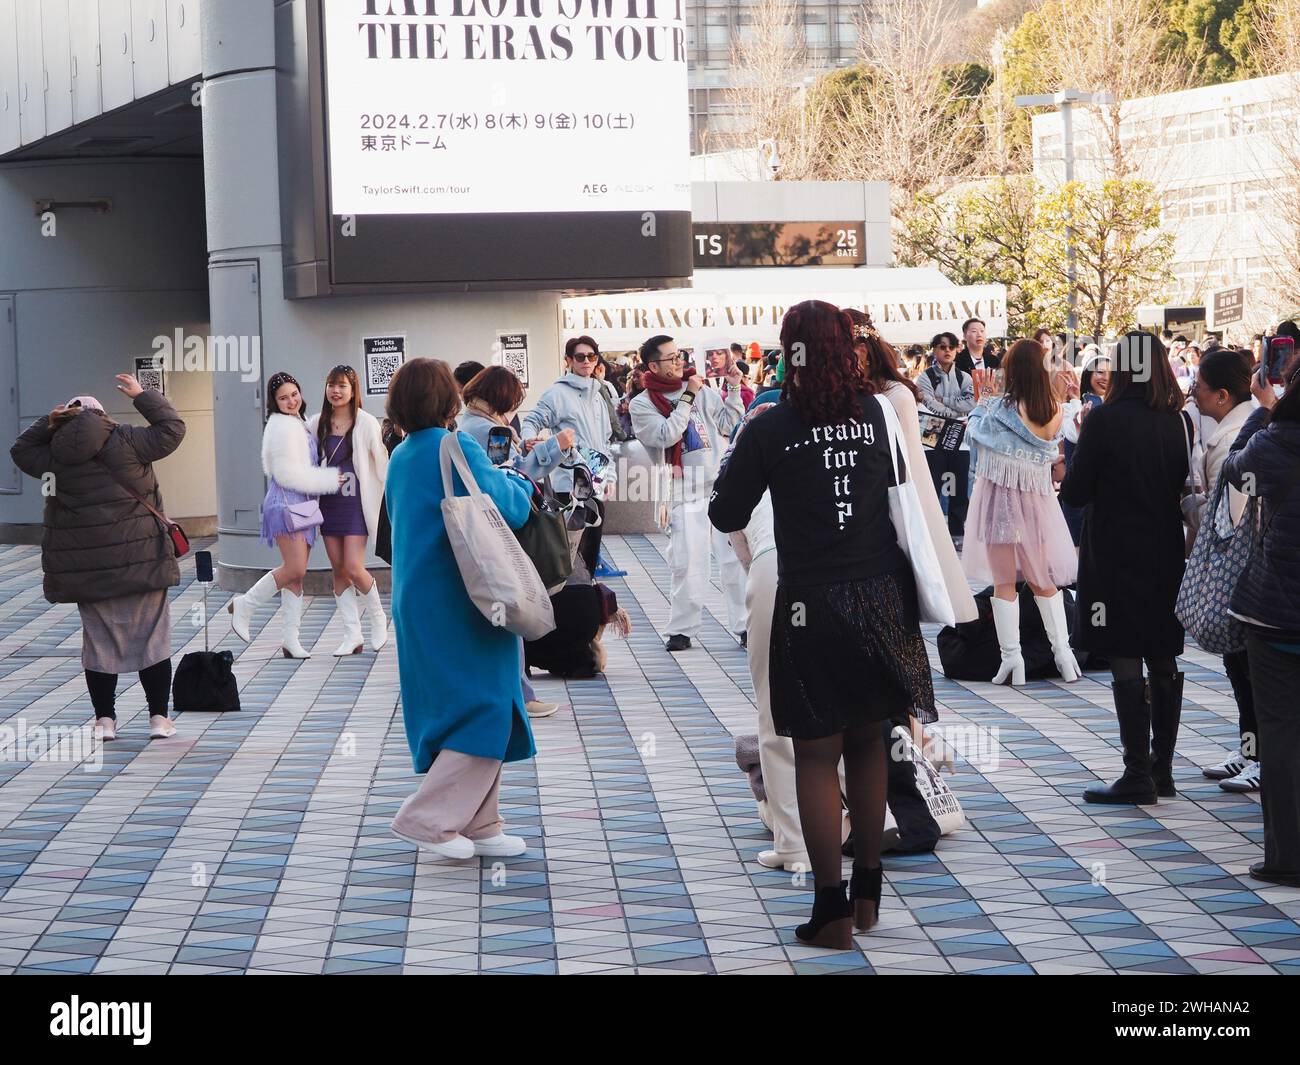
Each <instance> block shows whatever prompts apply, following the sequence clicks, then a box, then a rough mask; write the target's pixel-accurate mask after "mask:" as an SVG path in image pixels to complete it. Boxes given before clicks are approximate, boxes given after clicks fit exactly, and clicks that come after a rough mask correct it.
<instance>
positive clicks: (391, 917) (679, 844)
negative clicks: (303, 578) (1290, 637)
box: [0, 537, 1300, 973]
mask: <svg viewBox="0 0 1300 1065" xmlns="http://www.w3.org/2000/svg"><path fill="white" fill-rule="evenodd" d="M664 550H665V544H664V542H663V541H662V540H661V539H660V538H658V537H648V538H647V537H629V538H626V539H622V538H611V539H610V540H609V541H607V548H606V553H607V554H608V555H609V556H610V557H611V558H612V559H613V560H614V561H615V562H616V563H617V564H619V565H620V566H622V567H623V568H625V569H627V570H628V576H627V577H626V578H624V579H619V580H616V581H613V582H611V583H612V585H613V586H614V587H615V589H616V590H617V591H618V593H619V596H620V601H621V602H622V603H623V605H624V606H626V607H627V608H628V610H629V613H630V614H631V615H632V617H633V619H634V622H635V630H634V632H633V635H632V636H631V638H630V639H629V640H627V641H620V640H610V641H609V642H608V643H607V646H608V648H609V668H608V670H607V672H606V674H605V676H604V677H601V678H598V679H595V680H590V681H581V682H571V683H569V684H567V685H564V684H562V683H561V682H559V681H555V680H551V679H549V678H541V679H539V680H538V681H537V686H538V689H539V691H540V692H541V694H542V696H543V697H544V698H546V697H549V698H552V699H554V700H556V701H561V700H562V701H566V702H568V703H570V704H571V705H572V709H571V710H564V711H561V712H560V713H559V714H558V715H556V716H555V717H551V718H547V719H544V720H541V721H537V722H535V731H536V734H537V741H538V748H539V754H538V757H537V758H536V759H535V760H534V761H532V762H527V763H520V764H513V765H510V766H508V767H507V770H506V775H505V784H504V788H503V808H504V810H505V812H506V816H507V818H508V821H509V824H510V826H511V830H512V831H515V832H518V833H520V834H522V835H524V836H526V837H527V838H528V840H529V843H530V849H529V851H528V852H527V853H526V854H525V855H523V856H522V857H520V858H517V859H510V860H507V861H501V862H497V863H495V864H488V863H482V864H480V863H479V862H478V861H474V862H469V863H460V864H457V863H442V864H440V863H435V862H432V861H430V860H429V859H428V858H427V857H418V858H417V854H416V851H415V849H414V848H413V847H411V846H410V845H408V844H406V843H403V842H401V841H399V840H396V839H394V838H393V837H392V836H390V835H389V834H388V831H387V826H388V823H389V821H390V820H391V818H392V815H393V813H394V811H395V810H396V808H397V806H398V804H399V803H400V802H401V800H402V798H403V797H404V796H405V795H407V794H409V792H410V791H411V790H412V789H413V788H414V787H415V785H416V778H415V777H414V776H413V775H412V773H411V767H410V760H409V754H408V752H407V749H406V742H405V737H404V735H403V732H402V727H401V714H400V709H399V707H398V689H397V671H396V659H395V653H396V652H395V650H394V648H393V645H392V644H391V643H390V645H389V647H387V648H385V649H384V650H383V651H382V652H381V653H380V654H379V655H377V656H376V655H374V654H371V653H366V654H364V655H360V656H356V657H352V658H347V659H342V660H337V659H334V658H333V657H331V656H330V655H329V654H328V653H325V654H321V655H317V656H315V657H313V658H312V659H310V660H309V661H306V662H291V661H287V660H285V659H283V658H281V657H279V656H278V653H277V648H278V644H277V641H276V632H277V626H276V624H275V623H274V621H273V619H272V616H271V615H270V613H269V612H264V613H263V614H262V615H261V616H259V617H258V618H257V621H256V624H255V631H254V639H253V642H252V643H251V644H250V645H247V646H245V645H243V644H241V643H239V641H237V640H236V639H235V638H234V637H233V636H232V635H231V634H230V632H229V618H228V615H227V614H226V613H225V612H224V610H222V609H220V608H221V607H222V606H224V603H225V600H226V598H227V597H226V595H225V594H224V593H220V592H213V593H212V594H211V595H210V598H209V609H210V611H211V613H212V618H213V620H212V623H211V634H212V637H213V639H214V640H215V641H216V644H217V645H218V646H220V647H228V648H230V649H231V650H233V651H235V653H236V654H237V655H239V659H238V663H237V667H236V672H237V674H238V676H239V678H240V683H241V686H242V687H241V697H242V700H243V706H244V709H243V712H242V713H240V714H232V715H225V716H215V715H213V716H201V715H197V714H185V715H180V717H179V719H178V722H177V724H178V729H179V735H178V736H177V738H176V739H174V740H170V741H165V742H153V743H150V742H149V741H148V740H147V739H146V738H145V737H146V736H147V731H146V725H147V715H146V714H145V712H144V707H143V699H142V695H141V691H140V688H139V685H138V683H135V682H134V680H133V678H132V679H131V680H132V682H131V684H130V686H129V687H128V686H127V680H128V679H127V678H123V681H122V685H123V688H122V691H121V692H120V693H119V718H120V720H121V721H122V722H123V725H124V727H123V730H122V735H121V738H120V739H119V740H118V741H117V742H116V743H115V744H111V745H109V746H108V747H107V748H106V749H103V750H101V751H100V752H98V753H99V755H100V756H102V766H100V768H98V769H97V770H95V771H87V769H86V764H85V763H84V762H69V761H29V760H17V759H14V758H13V756H12V755H11V756H10V757H9V759H8V760H4V761H0V972H14V971H20V972H95V973H100V972H119V973H121V972H131V973H165V972H171V973H181V972H204V973H214V972H255V973H262V972H312V973H315V972H384V973H395V972H407V973H411V972H483V973H491V972H516V973H524V972H537V973H555V972H560V973H568V972H575V973H576V972H633V971H636V972H665V973H692V972H719V973H721V972H738V971H743V972H755V973H758V972H790V971H796V972H801V973H843V972H854V971H856V972H870V971H875V972H1001V973H1009V972H1040V973H1053V972H1080V971H1082V972H1100V973H1110V972H1116V971H1130V972H1181V973H1213V972H1243V973H1249V972H1274V973H1297V972H1300V925H1297V923H1296V921H1297V918H1300V893H1297V892H1292V891H1288V890H1286V889H1281V888H1268V887H1261V886H1259V885H1256V884H1254V883H1253V882H1252V881H1250V880H1249V879H1248V878H1245V877H1244V874H1245V871H1246V867H1247V865H1249V863H1250V862H1251V861H1254V860H1257V859H1258V857H1259V841H1260V835H1261V826H1260V813H1259V805H1258V802H1257V801H1256V799H1255V798H1254V797H1252V796H1248V795H1247V796H1242V795H1235V796H1234V795H1228V794H1226V793H1224V792H1222V791H1221V790H1220V789H1218V788H1217V787H1216V786H1215V785H1214V784H1213V783H1211V782H1209V781H1206V780H1204V779H1203V778H1202V777H1201V775H1200V773H1199V771H1198V768H1197V767H1198V766H1199V765H1200V764H1206V763H1208V762H1209V761H1211V760H1217V759H1218V758H1219V757H1220V756H1221V752H1222V750H1223V748H1225V747H1226V746H1227V745H1228V744H1230V743H1231V742H1232V738H1233V736H1234V735H1235V709H1234V708H1233V704H1232V697H1231V694H1230V691H1229V688H1228V685H1227V682H1226V680H1225V678H1224V677H1223V675H1222V669H1221V666H1220V664H1219V663H1218V661H1217V660H1215V659H1213V658H1211V657H1210V656H1208V655H1204V654H1201V653H1200V652H1198V651H1195V650H1194V649H1192V650H1191V651H1190V653H1189V654H1188V655H1187V656H1186V658H1185V659H1184V662H1183V666H1184V668H1185V669H1186V670H1187V673H1188V681H1187V693H1186V699H1187V708H1186V710H1185V713H1184V724H1183V732H1182V736H1181V738H1180V743H1179V757H1178V759H1177V761H1176V765H1175V776H1176V778H1177V780H1178V784H1179V789H1180V792H1181V794H1182V798H1180V799H1179V800H1178V801H1176V802H1166V803H1161V804H1160V805H1159V806H1157V807H1150V808H1142V809H1123V808H1114V809H1107V808H1089V807H1086V806H1085V805H1084V804H1083V803H1082V801H1081V800H1080V797H1079V793H1080V791H1081V790H1082V787H1083V786H1084V785H1085V784H1086V783H1087V782H1089V781H1091V780H1092V779H1094V778H1095V776H1097V775H1105V774H1107V773H1109V772H1111V771H1112V770H1113V769H1114V768H1115V767H1116V765H1117V763H1118V755H1117V751H1116V745H1117V743H1118V736H1117V732H1116V728H1115V721H1114V715H1113V712H1112V711H1111V710H1110V709H1109V693H1108V689H1107V688H1106V686H1105V685H1104V684H1103V683H1100V682H1099V681H1098V680H1094V679H1092V678H1087V679H1085V680H1083V681H1082V682H1080V683H1079V684H1076V685H1070V686H1064V685H1060V684H1058V683H1054V682H1050V681H1040V682H1035V683H1032V684H1030V685H1029V686H1027V687H1026V688H1024V689H1022V690H1019V691H1011V690H1009V689H1004V688H994V687H992V686H991V685H986V684H970V685H965V684H956V683H952V682H949V681H947V680H945V679H944V678H943V677H942V676H941V675H939V674H936V680H935V683H936V690H937V693H938V695H939V698H940V701H941V703H942V706H943V718H942V720H943V722H944V723H945V724H950V725H951V724H965V725H974V726H980V727H982V728H986V729H996V730H997V733H996V735H997V740H998V748H997V755H998V758H997V766H996V768H992V767H989V766H985V767H984V771H983V772H980V771H978V770H977V769H976V767H975V766H972V765H971V764H969V763H967V762H964V761H962V760H960V759H959V761H958V765H957V773H956V775H955V776H953V777H951V778H949V779H950V780H951V782H952V786H953V787H954V789H955V790H956V792H957V794H958V796H959V797H960V799H961V801H962V803H963V805H964V808H965V811H966V814H967V817H968V819H969V824H968V826H967V827H966V828H964V829H962V830H961V831H959V832H957V833H956V834H954V835H953V836H951V837H949V838H947V839H945V840H944V841H943V842H942V843H941V844H940V846H939V849H938V851H937V852H936V853H935V854H933V855H925V856H919V857H910V858H890V859H887V861H886V870H887V872H886V889H885V890H886V897H885V902H884V906H883V911H882V922H881V926H880V927H879V928H878V929H877V930H876V931H875V932H873V933H872V934H871V935H869V936H862V937H859V938H858V940H857V945H858V949H856V950H854V951H850V952H847V953H843V954H839V953H834V952H828V951H821V950H816V949H812V948H808V947H804V946H802V945H799V944H797V943H796V942H794V940H793V926H794V925H795V924H797V923H799V921H800V920H802V918H803V916H804V914H805V913H806V911H807V908H808V906H809V903H810V892H809V890H808V887H807V885H805V884H803V883H799V882H795V879H794V878H792V877H791V875H790V874H786V873H780V872H771V871H768V870H765V869H763V868H762V867H760V866H759V865H757V863H756V862H755V861H754V857H755V855H756V854H757V853H758V851H759V850H761V849H763V848H764V847H765V846H767V845H768V844H769V837H768V835H767V833H766V831H765V830H764V828H763V826H762V824H761V823H760V821H759V820H758V817H757V814H756V810H755V806H754V803H753V800H752V797H751V795H750V792H749V789H748V785H747V782H746V780H745V778H744V777H743V776H742V775H741V774H740V773H739V771H738V770H737V769H736V766H735V762H734V758H733V755H732V736H733V734H736V733H742V732H752V731H753V730H754V708H753V702H752V691H751V686H750V681H749V676H748V672H747V669H746V664H745V657H744V652H743V651H742V650H741V649H740V648H739V647H737V645H736V644H735V642H734V641H733V640H732V639H731V638H730V637H729V636H728V635H727V633H726V632H725V631H724V629H723V627H722V625H721V624H719V622H718V621H717V620H716V619H717V618H718V617H720V616H721V599H720V596H718V595H717V594H716V591H715V594H714V597H713V603H712V604H711V606H712V616H710V617H708V618H706V627H705V631H704V633H703V635H702V638H701V639H700V640H699V641H697V646H696V648H695V649H693V650H691V651H689V652H686V653H684V654H681V655H677V656H669V655H667V654H666V653H665V652H664V651H663V649H662V643H661V638H660V636H659V634H658V633H657V632H656V630H655V628H654V626H655V625H661V624H662V623H663V622H664V620H665V619H666V616H667V601H666V594H665V593H666V589H667V586H668V574H667V567H666V564H665V561H664ZM184 573H185V575H184V583H183V584H182V585H181V587H179V588H178V589H176V590H175V597H174V599H173V605H172V611H173V614H172V616H173V622H174V651H175V652H176V653H177V655H179V654H180V653H181V652H182V651H183V650H187V649H194V648H196V647H201V646H202V640H201V637H200V635H199V630H198V628H197V627H196V620H197V615H196V614H195V608H196V606H197V604H198V602H199V592H198V586H197V585H195V584H193V583H192V578H193V564H192V562H187V564H186V566H185V567H184ZM336 631H337V626H336V625H335V623H334V620H333V617H332V604H331V603H329V602H328V601H326V600H322V599H316V600H313V601H311V602H310V603H309V605H308V609H307V612H306V621H305V625H304V633H303V640H304V643H305V644H306V645H307V646H309V647H310V646H312V645H313V644H314V643H315V642H316V641H318V640H319V641H321V646H322V649H323V650H326V651H328V649H329V648H331V647H332V646H333V645H334V642H335V638H336ZM927 635H928V636H929V637H930V639H931V640H933V635H934V634H933V632H932V631H927ZM79 640H80V635H79V627H78V623H77V616H76V611H75V609H74V608H72V607H68V606H51V605H49V604H47V603H46V602H45V600H44V599H43V598H42V596H41V592H40V573H39V555H38V552H37V550H36V549H35V548H29V547H0V727H8V728H10V729H14V730H18V729H20V728H25V729H26V730H28V733H29V734H30V731H31V730H32V729H33V728H35V727H37V726H42V727H48V726H54V725H62V726H76V725H81V724H83V723H84V722H85V721H86V720H87V719H88V716H89V708H88V706H87V701H86V696H85V691H84V687H83V682H82V677H81V671H80V662H79V657H78V656H79ZM931 650H932V657H935V656H934V655H933V645H931ZM936 661H937V657H936Z"/></svg>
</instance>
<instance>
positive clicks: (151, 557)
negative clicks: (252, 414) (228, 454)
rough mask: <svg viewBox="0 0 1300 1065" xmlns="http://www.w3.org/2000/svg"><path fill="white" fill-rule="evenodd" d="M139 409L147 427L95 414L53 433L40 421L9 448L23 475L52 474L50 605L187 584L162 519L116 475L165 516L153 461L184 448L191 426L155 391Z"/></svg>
mask: <svg viewBox="0 0 1300 1065" xmlns="http://www.w3.org/2000/svg"><path fill="white" fill-rule="evenodd" d="M135 409H136V410H138V411H139V412H140V413H141V414H142V415H144V417H145V418H146V419H147V420H148V422H149V425H148V426H134V425H121V424H119V423H117V422H115V421H113V420H112V419H111V418H109V417H108V415H106V414H103V413H101V412H99V411H94V410H83V411H82V412H81V413H80V414H77V415H75V416H74V417H72V418H71V419H69V420H68V421H66V422H63V423H61V424H59V425H58V426H57V427H54V428H51V427H50V425H49V422H48V419H47V418H40V419H38V420H37V421H36V422H34V423H33V424H32V425H31V426H30V428H28V429H27V431H26V432H25V433H23V434H22V436H20V437H19V438H18V441H17V442H16V443H15V444H14V446H13V447H12V448H11V449H10V451H9V454H10V455H11V456H12V457H13V461H14V465H15V466H17V467H18V468H19V469H20V470H22V471H23V473H26V474H28V475H30V476H32V477H37V478H40V477H44V476H45V475H46V474H52V475H53V479H52V481H51V482H50V485H51V487H50V494H49V495H47V496H46V499H45V535H44V538H43V539H42V541H41V567H42V569H44V571H45V598H46V599H48V600H49V601H50V602H51V603H93V602H98V601H100V600H104V599H116V598H118V597H119V596H123V595H136V594H139V593H140V592H149V591H155V590H157V589H159V588H168V587H171V586H172V585H174V584H179V583H180V579H181V575H180V567H179V566H178V565H177V563H176V555H175V551H174V549H173V548H172V542H171V538H170V537H169V536H168V535H167V531H166V530H165V529H164V528H163V526H162V523H161V522H159V521H158V519H157V518H155V517H154V516H153V515H152V514H150V513H149V511H147V510H146V509H145V508H144V507H143V506H142V505H141V504H140V503H139V501H137V500H136V499H133V498H132V497H131V495H130V493H128V492H127V491H126V489H125V488H123V487H122V485H121V484H119V483H118V481H117V480H115V479H114V478H113V476H112V475H111V474H110V473H109V470H112V471H113V472H114V473H116V474H117V476H118V477H119V478H121V479H122V480H123V481H124V482H125V483H126V484H129V485H130V486H131V487H132V488H133V489H135V491H137V492H139V493H140V494H141V495H142V496H144V498H145V499H147V500H149V502H150V503H151V504H152V505H153V506H155V507H157V508H158V510H160V511H161V510H163V502H162V495H161V493H160V492H159V491H158V479H157V477H155V476H154V471H153V466H152V465H151V463H154V462H157V461H158V460H159V459H162V458H166V457H167V456H168V455H170V454H171V453H172V452H173V451H175V450H176V448H177V447H179V446H180V442H181V440H182V439H183V438H184V436H185V423H184V422H183V421H181V418H180V416H179V415H178V414H177V413H176V411H175V409H174V408H173V407H172V405H171V404H170V403H168V402H167V400H166V399H164V398H163V396H162V393H160V392H158V391H157V390H155V389H150V390H148V391H146V392H142V393H140V395H138V396H136V397H135ZM105 467H107V468H105Z"/></svg>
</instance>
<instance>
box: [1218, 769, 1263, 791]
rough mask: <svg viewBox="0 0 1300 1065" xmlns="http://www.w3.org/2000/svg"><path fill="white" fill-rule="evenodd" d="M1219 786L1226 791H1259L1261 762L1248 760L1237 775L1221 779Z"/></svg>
mask: <svg viewBox="0 0 1300 1065" xmlns="http://www.w3.org/2000/svg"><path fill="white" fill-rule="evenodd" d="M1219 787H1221V788H1222V789H1223V790H1224V791H1259V763H1258V762H1247V763H1246V765H1245V767H1244V768H1243V769H1242V771H1241V772H1240V773H1238V774H1237V775H1236V776H1235V777H1229V778H1228V779H1227V780H1220V781H1219Z"/></svg>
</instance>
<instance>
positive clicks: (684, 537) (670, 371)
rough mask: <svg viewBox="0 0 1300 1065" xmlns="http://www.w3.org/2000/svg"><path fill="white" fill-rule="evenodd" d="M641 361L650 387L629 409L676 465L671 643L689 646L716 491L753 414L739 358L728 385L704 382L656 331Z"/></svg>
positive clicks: (705, 576)
mask: <svg viewBox="0 0 1300 1065" xmlns="http://www.w3.org/2000/svg"><path fill="white" fill-rule="evenodd" d="M641 365H642V366H643V367H644V368H645V371H646V372H645V375H644V377H643V381H644V384H645V391H644V392H641V393H639V394H638V395H637V396H636V398H635V399H633V400H632V402H631V404H630V405H629V406H628V413H629V414H630V415H631V418H632V431H633V432H634V433H636V436H637V439H638V440H640V441H641V443H642V444H644V445H645V447H646V450H647V451H649V453H650V457H651V458H652V459H655V460H656V461H657V462H659V463H662V464H664V465H666V466H667V467H668V468H669V470H670V472H671V485H672V487H671V497H672V500H671V508H670V511H669V521H668V530H669V537H670V540H669V546H668V561H669V564H670V566H671V567H672V575H673V576H672V589H671V592H670V595H669V602H670V604H671V606H670V610H669V616H668V639H667V641H666V643H665V645H664V646H665V647H667V649H668V650H669V651H684V650H686V649H687V648H689V647H690V646H691V637H692V636H695V635H696V634H697V633H698V631H699V627H700V616H701V614H702V613H703V610H704V597H705V595H706V594H707V593H708V585H709V556H710V548H711V546H712V544H713V526H712V525H710V524H709V495H710V494H711V493H712V491H713V482H714V479H715V478H716V477H717V475H718V463H719V462H721V460H722V453H723V452H724V451H725V450H726V446H727V441H726V437H728V436H730V435H731V434H732V433H733V432H735V431H736V427H737V426H738V425H740V423H741V420H742V419H743V418H744V417H745V407H744V402H743V400H742V398H741V394H740V386H741V374H740V371H739V370H738V369H736V368H735V367H734V366H733V367H732V369H731V372H730V373H729V374H728V376H727V380H726V382H725V383H724V384H723V386H722V389H721V391H720V392H719V391H717V390H715V389H712V388H706V387H704V379H703V378H702V377H700V375H699V374H697V373H696V372H695V370H694V369H689V370H684V366H683V359H682V356H681V353H680V352H678V350H677V344H676V342H675V341H674V340H673V338H672V337H669V336H654V337H651V338H650V339H649V340H647V341H646V342H645V343H644V344H642V345H641ZM720 558H721V556H720Z"/></svg>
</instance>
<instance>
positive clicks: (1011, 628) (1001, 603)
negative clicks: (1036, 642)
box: [991, 596, 1025, 688]
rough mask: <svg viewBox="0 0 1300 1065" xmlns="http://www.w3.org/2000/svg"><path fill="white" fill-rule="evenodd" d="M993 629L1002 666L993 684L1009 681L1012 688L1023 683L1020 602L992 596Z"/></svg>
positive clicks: (1023, 662) (1023, 660)
mask: <svg viewBox="0 0 1300 1065" xmlns="http://www.w3.org/2000/svg"><path fill="white" fill-rule="evenodd" d="M991 602H992V603H993V627H994V628H995V629H996V630H997V633H998V650H999V651H1000V652H1002V665H1001V666H1000V667H999V669H998V671H997V673H996V674H994V677H993V683H994V684H1006V683H1007V680H1008V679H1010V681H1011V686H1012V687H1013V688H1019V687H1020V686H1021V685H1023V684H1024V683H1025V659H1024V657H1023V656H1022V655H1021V653H1020V601H1019V600H1018V599H1013V600H1011V602H1009V603H1008V602H1007V601H1006V600H1004V599H999V598H998V597H997V596H994V597H993V599H992V600H991Z"/></svg>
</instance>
